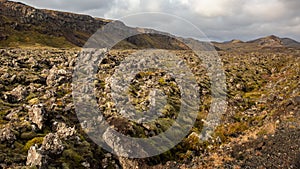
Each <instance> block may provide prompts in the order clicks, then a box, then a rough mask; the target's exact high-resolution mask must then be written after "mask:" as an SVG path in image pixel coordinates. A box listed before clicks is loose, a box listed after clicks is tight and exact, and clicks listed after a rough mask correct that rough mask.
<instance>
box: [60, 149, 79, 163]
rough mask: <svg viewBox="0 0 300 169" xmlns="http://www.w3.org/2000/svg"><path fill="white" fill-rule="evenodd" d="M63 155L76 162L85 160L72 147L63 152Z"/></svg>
mask: <svg viewBox="0 0 300 169" xmlns="http://www.w3.org/2000/svg"><path fill="white" fill-rule="evenodd" d="M62 156H63V157H64V158H65V159H67V160H72V161H74V162H75V163H80V162H81V161H83V160H84V158H83V157H82V156H80V155H79V154H78V153H77V152H75V151H74V150H72V149H68V150H65V151H64V152H63V154H62Z"/></svg>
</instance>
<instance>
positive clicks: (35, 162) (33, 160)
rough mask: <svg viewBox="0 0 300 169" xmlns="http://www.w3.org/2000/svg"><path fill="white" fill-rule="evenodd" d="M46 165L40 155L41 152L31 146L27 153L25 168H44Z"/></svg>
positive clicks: (42, 156)
mask: <svg viewBox="0 0 300 169" xmlns="http://www.w3.org/2000/svg"><path fill="white" fill-rule="evenodd" d="M45 164H46V161H45V158H44V155H42V154H41V150H38V149H37V147H36V146H31V147H30V149H29V151H28V156H27V161H26V165H27V166H31V167H33V166H40V167H42V166H44V165H45Z"/></svg>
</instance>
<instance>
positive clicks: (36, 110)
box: [28, 104, 46, 130]
mask: <svg viewBox="0 0 300 169" xmlns="http://www.w3.org/2000/svg"><path fill="white" fill-rule="evenodd" d="M28 114H29V120H30V121H32V122H33V123H35V124H36V125H37V126H38V128H39V129H40V130H41V129H42V128H43V125H44V124H43V122H44V120H45V116H46V110H45V109H44V106H43V105H42V104H38V105H33V106H32V107H31V109H30V110H29V112H28Z"/></svg>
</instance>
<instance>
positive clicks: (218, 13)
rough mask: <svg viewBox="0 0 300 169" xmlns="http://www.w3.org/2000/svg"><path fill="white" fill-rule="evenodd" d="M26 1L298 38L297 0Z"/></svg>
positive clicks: (189, 31) (220, 32)
mask: <svg viewBox="0 0 300 169" xmlns="http://www.w3.org/2000/svg"><path fill="white" fill-rule="evenodd" d="M18 1H20V2H24V3H26V4H28V5H31V6H34V7H38V8H47V9H55V10H63V11H69V12H75V13H82V14H88V15H92V16H95V17H101V18H107V19H119V20H121V21H124V22H125V23H126V24H127V25H130V26H138V27H140V26H143V27H149V28H155V29H158V30H162V31H169V32H170V33H173V34H176V35H181V36H184V37H196V38H198V37H197V36H199V37H201V36H202V35H199V32H197V31H195V27H197V28H198V29H200V30H201V31H202V32H203V33H204V34H205V35H206V36H207V37H208V38H209V39H210V40H217V41H225V40H231V39H241V40H251V39H255V38H257V37H261V36H267V35H271V34H275V35H277V36H280V37H290V38H293V39H295V40H297V41H300V10H299V9H300V0H85V1H83V0H50V1H49V0H18Z"/></svg>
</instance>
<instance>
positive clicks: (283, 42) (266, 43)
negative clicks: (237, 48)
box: [247, 35, 300, 48]
mask: <svg viewBox="0 0 300 169" xmlns="http://www.w3.org/2000/svg"><path fill="white" fill-rule="evenodd" d="M247 43H254V44H256V45H258V46H260V47H287V48H290V47H296V48H300V43H299V42H297V41H295V40H293V39H290V38H280V37H277V36H275V35H270V36H267V37H263V38H259V39H255V40H252V41H248V42H247Z"/></svg>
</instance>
